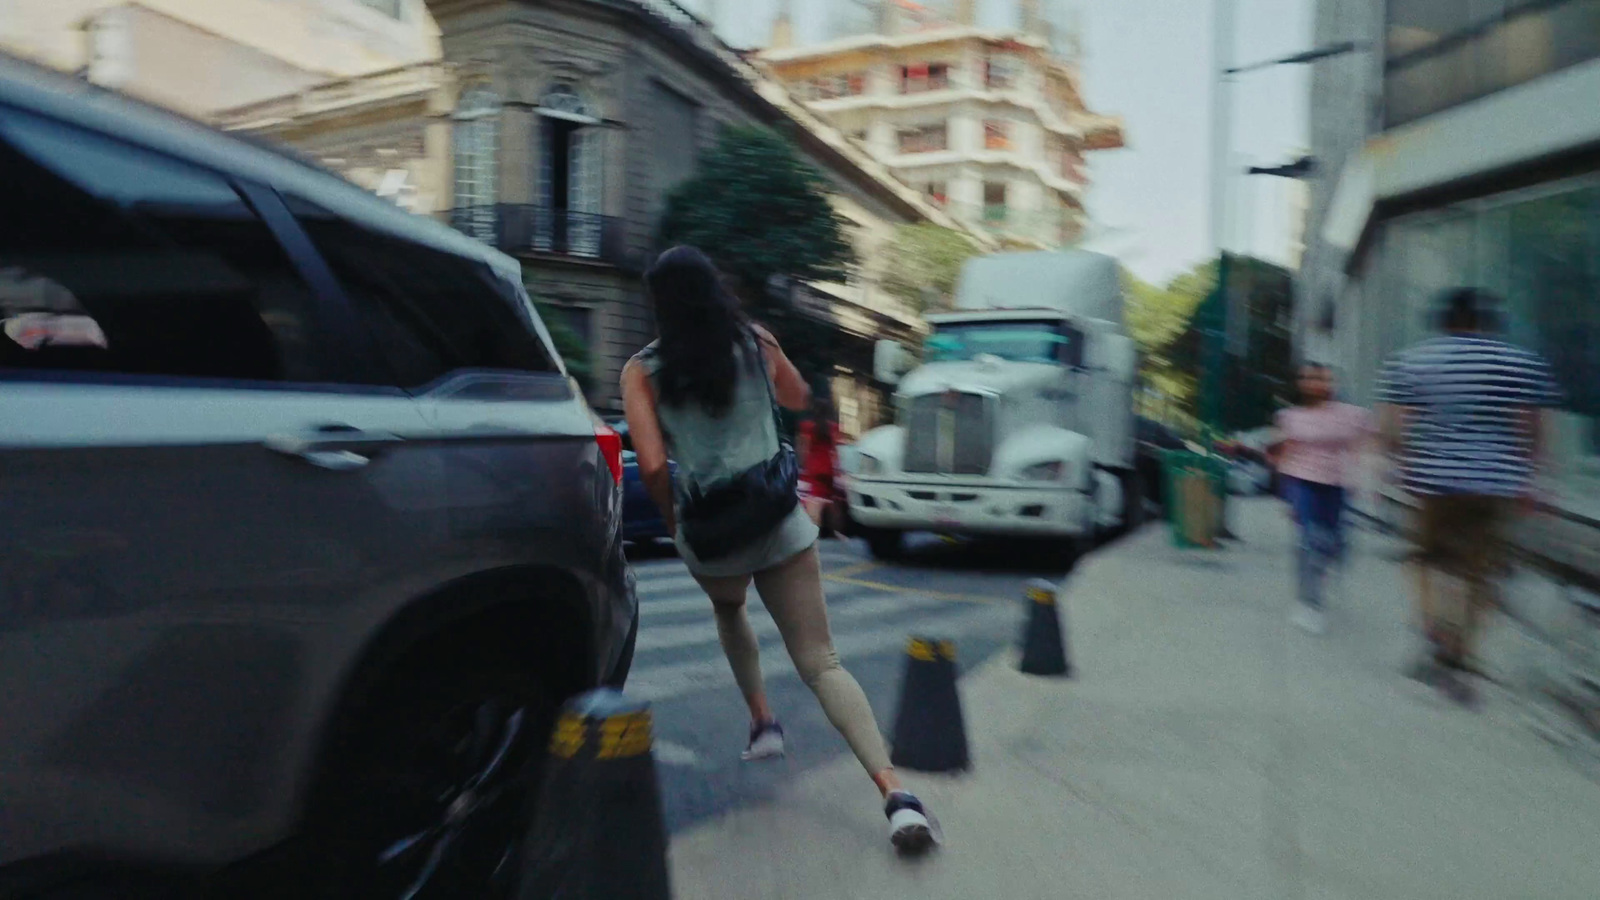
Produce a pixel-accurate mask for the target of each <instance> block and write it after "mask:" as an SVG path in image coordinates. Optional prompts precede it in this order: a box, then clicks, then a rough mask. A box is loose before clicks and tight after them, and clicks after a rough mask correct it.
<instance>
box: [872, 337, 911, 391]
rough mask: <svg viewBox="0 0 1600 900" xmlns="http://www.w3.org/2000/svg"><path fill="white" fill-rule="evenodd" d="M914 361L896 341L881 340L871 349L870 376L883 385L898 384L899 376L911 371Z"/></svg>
mask: <svg viewBox="0 0 1600 900" xmlns="http://www.w3.org/2000/svg"><path fill="white" fill-rule="evenodd" d="M913 362H914V360H913V359H912V357H911V354H910V352H908V351H907V350H906V348H905V347H902V346H901V345H900V343H899V342H898V341H891V340H881V341H879V342H878V343H877V344H875V345H874V346H873V348H872V376H873V377H874V378H876V379H878V380H879V381H881V382H883V383H884V384H888V385H895V384H899V383H900V376H902V375H904V374H905V373H906V372H909V371H910V370H911V366H912V363H913Z"/></svg>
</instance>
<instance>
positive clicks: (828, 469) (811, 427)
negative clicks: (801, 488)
mask: <svg viewBox="0 0 1600 900" xmlns="http://www.w3.org/2000/svg"><path fill="white" fill-rule="evenodd" d="M821 435H822V440H817V436H818V431H817V427H816V423H815V422H812V421H805V422H801V423H800V440H801V442H802V443H804V444H805V446H806V458H805V459H803V460H801V461H800V465H801V472H800V476H801V478H802V479H803V480H804V481H806V482H807V483H808V486H809V487H810V493H811V495H812V496H814V497H821V498H824V499H831V498H832V497H833V479H834V473H835V472H837V471H838V467H839V442H840V441H841V440H842V439H843V435H842V434H841V432H840V431H839V426H837V425H833V424H829V425H828V429H827V431H825V432H822V433H821Z"/></svg>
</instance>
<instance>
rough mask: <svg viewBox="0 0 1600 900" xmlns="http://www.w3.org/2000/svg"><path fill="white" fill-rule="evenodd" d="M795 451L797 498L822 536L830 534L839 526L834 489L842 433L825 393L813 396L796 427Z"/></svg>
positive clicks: (837, 503)
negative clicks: (808, 413) (808, 412)
mask: <svg viewBox="0 0 1600 900" xmlns="http://www.w3.org/2000/svg"><path fill="white" fill-rule="evenodd" d="M795 438H796V445H797V446H796V448H795V449H796V451H797V452H798V453H799V455H800V460H801V463H802V469H801V472H800V500H801V502H802V503H804V504H805V506H806V510H807V511H808V512H810V513H811V521H813V522H816V523H817V526H818V527H819V528H821V529H822V536H823V537H825V538H831V537H833V536H834V535H835V534H837V533H838V532H839V530H840V526H841V524H842V523H841V522H840V521H839V511H840V509H839V507H840V504H839V502H838V499H839V498H838V489H837V488H836V486H835V479H834V476H835V473H837V472H838V470H839V444H840V443H841V442H842V436H841V435H840V433H839V426H838V425H837V424H836V423H835V422H834V420H833V404H832V403H830V402H828V398H826V397H820V396H819V397H817V398H816V399H815V400H814V401H813V402H812V404H811V416H810V417H809V418H807V419H806V420H805V421H804V422H801V423H800V427H799V428H798V429H797V434H796V435H795Z"/></svg>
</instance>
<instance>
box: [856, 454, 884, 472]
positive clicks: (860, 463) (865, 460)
mask: <svg viewBox="0 0 1600 900" xmlns="http://www.w3.org/2000/svg"><path fill="white" fill-rule="evenodd" d="M856 474H858V475H864V476H867V477H869V478H870V477H871V476H873V475H882V474H883V462H882V461H880V460H879V459H878V458H877V457H876V456H869V455H868V454H865V453H858V454H856Z"/></svg>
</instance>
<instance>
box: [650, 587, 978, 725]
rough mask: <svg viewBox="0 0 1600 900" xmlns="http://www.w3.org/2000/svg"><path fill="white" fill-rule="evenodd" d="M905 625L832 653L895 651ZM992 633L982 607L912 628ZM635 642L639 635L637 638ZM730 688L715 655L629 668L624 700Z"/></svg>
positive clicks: (785, 661) (851, 639)
mask: <svg viewBox="0 0 1600 900" xmlns="http://www.w3.org/2000/svg"><path fill="white" fill-rule="evenodd" d="M907 627H908V626H907V625H905V624H904V623H893V624H888V625H883V626H880V627H878V628H869V629H864V630H861V631H855V632H848V633H846V634H844V635H842V636H836V637H835V639H834V649H835V650H837V651H838V652H839V655H841V656H853V655H858V654H862V653H868V652H872V651H878V650H887V649H891V648H893V649H899V648H900V646H901V645H902V644H903V643H904V642H905V640H906V636H907V634H908V631H907ZM985 627H987V631H991V632H997V633H998V624H997V622H996V620H995V616H994V610H993V609H991V608H989V607H987V606H982V605H971V606H962V607H960V608H958V610H957V611H955V612H951V613H944V614H941V615H937V616H931V617H929V618H927V619H925V620H923V621H920V622H918V623H917V625H916V631H917V632H918V633H921V634H929V635H935V636H941V637H943V636H948V637H950V638H951V639H953V640H957V641H958V642H959V640H960V639H961V638H963V637H970V636H972V635H973V634H974V633H982V632H980V629H984V628H985ZM639 637H640V640H641V641H642V640H643V639H644V634H643V633H641V634H640V635H639ZM761 669H762V672H763V673H765V675H766V677H768V678H772V677H775V676H779V675H787V674H789V673H792V672H793V671H794V664H793V663H792V662H790V660H789V658H788V656H787V655H786V654H784V653H782V652H778V653H768V654H766V660H765V661H764V662H763V663H762V666H761ZM723 686H726V687H728V688H729V689H732V687H733V675H732V674H731V673H730V672H729V671H728V663H727V660H725V659H723V658H722V654H721V653H717V654H716V655H714V656H710V657H707V658H702V659H695V660H689V661H686V662H677V663H667V664H665V665H659V666H635V667H634V670H633V673H632V674H631V675H630V676H629V678H628V695H629V696H630V697H632V698H634V699H636V700H650V701H659V700H666V699H670V698H672V697H678V696H682V695H684V694H688V693H691V692H693V691H696V690H702V689H705V688H711V687H723Z"/></svg>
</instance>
